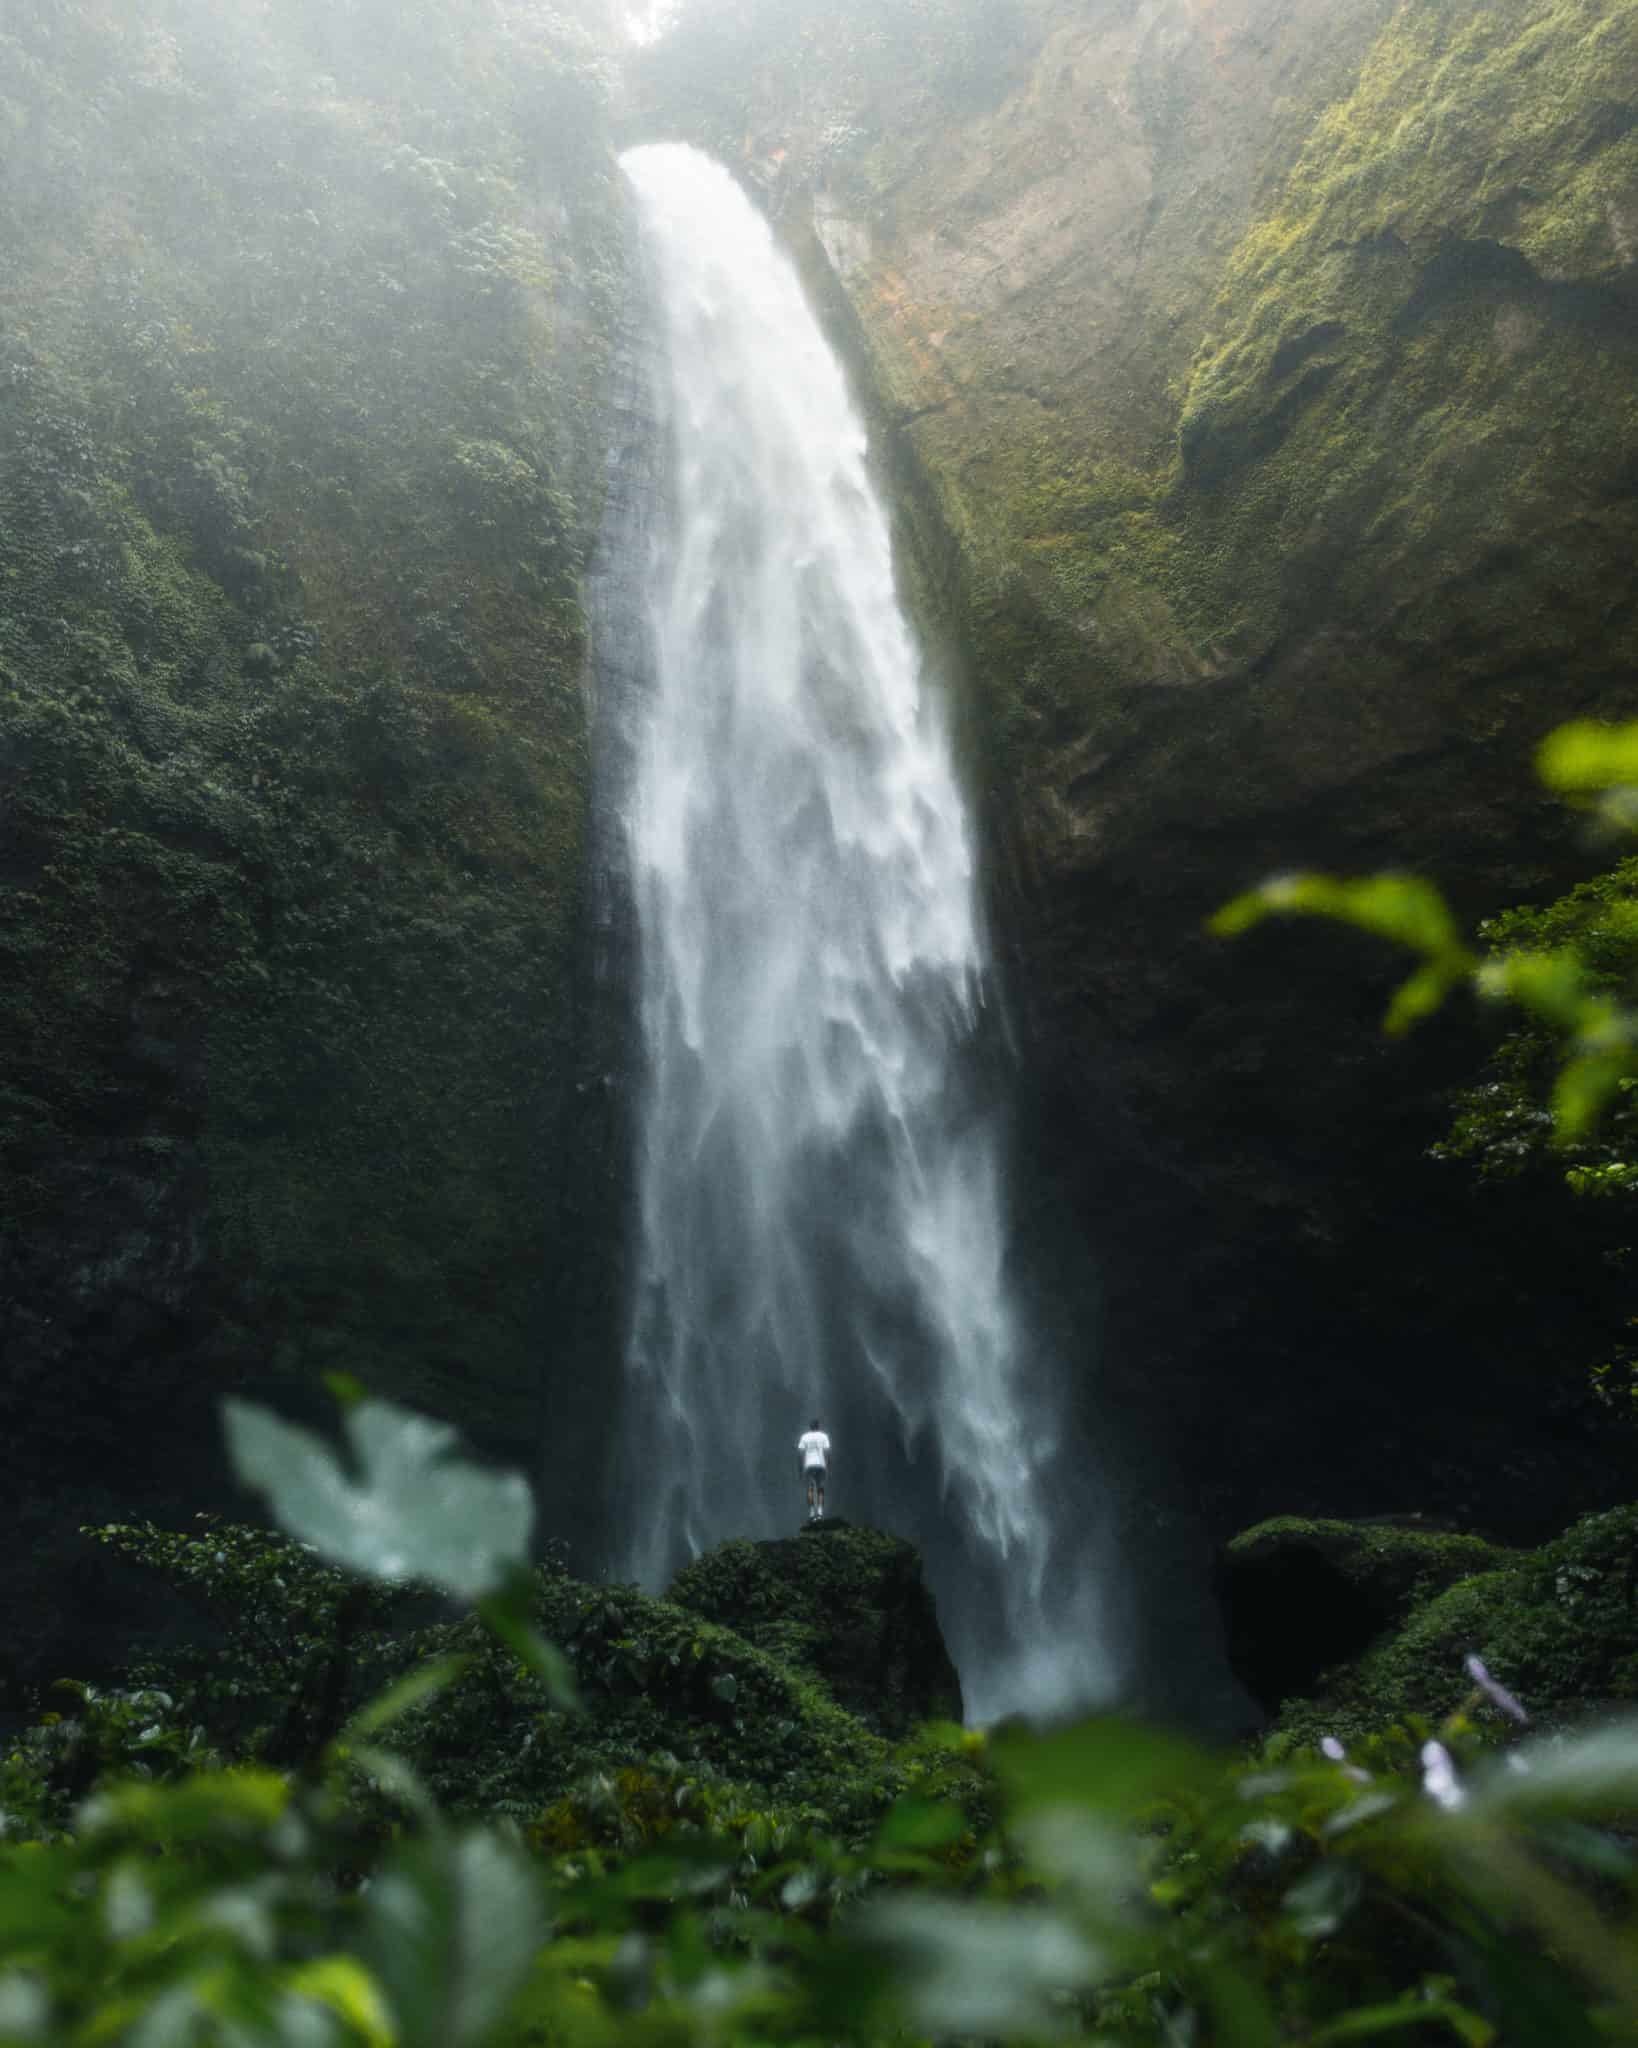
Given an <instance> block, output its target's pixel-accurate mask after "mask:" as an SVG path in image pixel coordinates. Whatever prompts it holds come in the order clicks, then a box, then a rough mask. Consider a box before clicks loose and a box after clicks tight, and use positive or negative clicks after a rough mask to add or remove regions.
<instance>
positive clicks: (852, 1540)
mask: <svg viewBox="0 0 1638 2048" xmlns="http://www.w3.org/2000/svg"><path fill="white" fill-rule="evenodd" d="M669 1597H670V1599H671V1600H672V1601H673V1602H675V1603H676V1605H677V1606H679V1607H683V1608H686V1609H688V1610H689V1611H690V1612H691V1613H694V1614H698V1615H702V1616H705V1617H706V1618H707V1619H709V1620H711V1621H713V1622H718V1623H720V1624H722V1625H723V1626H725V1627H728V1628H732V1629H734V1630H736V1631H737V1632H738V1633H739V1634H740V1635H742V1636H743V1637H744V1638H745V1640H746V1641H747V1642H751V1643H755V1644H756V1645H757V1647H758V1648H759V1649H762V1650H765V1651H767V1652H768V1653H769V1654H770V1655H772V1656H775V1657H777V1658H778V1659H779V1660H780V1661H781V1662H782V1663H784V1664H785V1665H787V1666H789V1667H790V1668H792V1669H794V1670H798V1671H805V1672H808V1673H810V1674H812V1675H813V1676H814V1677H816V1678H818V1679H820V1680H822V1681H823V1683H824V1685H825V1686H826V1687H827V1688H828V1690H829V1692H830V1694H831V1696H832V1697H833V1698H834V1699H835V1700H837V1702H838V1703H839V1704H840V1705H841V1706H843V1707H845V1708H846V1709H847V1710H848V1712H849V1713H851V1714H855V1715H857V1716H858V1718H859V1719H860V1720H861V1721H863V1722H864V1723H865V1725H866V1726H867V1727H870V1728H874V1729H876V1730H877V1731H878V1732H879V1733H881V1734H883V1735H886V1736H889V1737H892V1738H898V1737H902V1736H904V1735H907V1734H909V1733H910V1731H911V1730H912V1729H913V1728H914V1727H916V1725H917V1724H918V1723H920V1722H922V1721H930V1720H949V1721H959V1720H960V1719H961V1718H962V1705H961V1681H960V1679H959V1678H958V1677H957V1675H956V1669H955V1666H954V1665H953V1664H952V1663H951V1661H950V1653H949V1651H948V1650H947V1649H946V1647H945V1644H944V1637H943V1635H942V1634H941V1633H940V1630H939V1625H938V1615H937V1613H936V1611H935V1609H934V1606H933V1596H932V1594H931V1593H930V1592H929V1591H928V1590H927V1585H926V1582H925V1581H924V1579H923V1578H922V1575H921V1559H920V1556H919V1555H918V1553H917V1551H916V1549H915V1547H914V1546H913V1545H912V1544H909V1543H906V1542H905V1541H904V1540H903V1539H902V1538H900V1537H897V1536H889V1535H887V1534H886V1533H885V1532H884V1531H882V1530H880V1529H861V1528H855V1527H853V1526H851V1525H850V1524H847V1523H844V1522H840V1521H827V1522H823V1523H818V1524H815V1525H814V1526H813V1527H811V1528H808V1529H804V1530H803V1531H802V1533H801V1534H800V1535H797V1536H792V1537H786V1538H782V1539H779V1540H776V1541H774V1542H769V1543H751V1542H744V1541H739V1542H732V1543H719V1544H718V1545H717V1547H716V1549H715V1550H709V1551H707V1552H706V1553H705V1555H704V1556H703V1557H698V1558H696V1559H695V1560H694V1562H693V1563H692V1564H690V1565H688V1566H686V1567H685V1568H684V1569H683V1570H682V1571H681V1572H679V1573H678V1575H677V1578H676V1580H675V1581H674V1582H673V1584H672V1587H671V1590H670V1595H669Z"/></svg>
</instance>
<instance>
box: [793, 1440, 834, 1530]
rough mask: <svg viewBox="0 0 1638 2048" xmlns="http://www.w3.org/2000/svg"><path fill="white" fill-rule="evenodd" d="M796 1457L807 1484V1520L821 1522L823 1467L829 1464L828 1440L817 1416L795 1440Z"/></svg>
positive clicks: (822, 1515) (823, 1511)
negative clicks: (798, 1459) (799, 1460)
mask: <svg viewBox="0 0 1638 2048" xmlns="http://www.w3.org/2000/svg"><path fill="white" fill-rule="evenodd" d="M796 1455H797V1456H798V1457H799V1458H800V1459H801V1460H802V1477H803V1479H804V1480H805V1481H806V1483H807V1489H808V1520H809V1521H810V1522H819V1521H822V1520H823V1519H824V1514H825V1467H826V1466H827V1465H828V1464H829V1462H830V1438H829V1437H828V1436H826V1434H825V1432H824V1431H823V1430H822V1429H821V1428H820V1427H819V1418H818V1416H817V1415H816V1416H815V1417H814V1418H813V1421H812V1423H811V1424H810V1426H809V1427H808V1428H807V1429H805V1430H803V1432H802V1434H801V1435H800V1436H799V1437H798V1438H797V1439H796ZM816 1503H817V1505H816Z"/></svg>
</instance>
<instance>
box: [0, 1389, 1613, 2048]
mask: <svg viewBox="0 0 1638 2048" xmlns="http://www.w3.org/2000/svg"><path fill="white" fill-rule="evenodd" d="M347 1432H348V1436H349V1438H350V1450H351V1454H352V1457H351V1465H350V1467H348V1466H344V1465H343V1464H342V1463H340V1462H339V1461H338V1460H337V1459H336V1458H335V1457H334V1455H333V1454H332V1453H331V1451H330V1450H329V1449H328V1448H327V1447H326V1446H325V1445H324V1444H323V1443H322V1442H321V1441H320V1440H319V1439H318V1438H316V1437H313V1436H310V1435H309V1434H307V1433H306V1432H304V1431H301V1430H296V1429H292V1428H290V1427H288V1426H287V1425H285V1424H282V1423H280V1422H277V1421H276V1420H274V1418H272V1417H271V1416H269V1415H267V1414H266V1413H265V1412H263V1411H260V1410H257V1409H254V1408H250V1407H246V1406H242V1405H238V1404H229V1436H230V1441H231V1444H232V1448H233V1452H234V1457H235V1462H236V1464H237V1467H238V1470H239V1473H240V1476H241V1478H243V1479H244V1480H246V1481H247V1482H248V1483H250V1484H252V1485H254V1486H257V1487H259V1488H260V1489H262V1490H263V1491H265V1492H266V1493H267V1494H268V1495H269V1497H270V1499H271V1501H272V1504H273V1506H274V1509H275V1512H276V1514H277V1515H278V1517H279V1519H280V1520H281V1521H282V1523H283V1524H284V1526H285V1528H286V1530H287V1531H288V1532H289V1536H288V1538H280V1537H273V1536H269V1535H266V1534H264V1533H261V1532H256V1531H248V1530H235V1529H228V1528H216V1527H213V1526H209V1525H207V1526H205V1527H204V1528H202V1529H201V1530H199V1531H197V1532H195V1533H194V1534H192V1535H190V1536H180V1537H179V1536H167V1535H164V1534H163V1533H161V1532H157V1531H154V1530H151V1529H147V1530H133V1529H122V1528H110V1529H105V1530H101V1531H94V1532H91V1533H93V1534H95V1535H97V1536H99V1537H100V1539H101V1540H102V1541H103V1542H104V1543H106V1544H108V1545H109V1546H110V1547H112V1548H113V1549H115V1550H117V1551H122V1552H124V1553H126V1554H127V1555H129V1556H133V1557H135V1558H137V1559H139V1560H140V1561H142V1562H143V1563H145V1564H147V1565H149V1566H151V1567H154V1568H157V1569H159V1570H160V1571H162V1572H164V1573H166V1574H167V1575H168V1576H170V1577H171V1578H172V1579H173V1581H175V1582H177V1583H179V1584H183V1585H189V1586H191V1587H192V1588H193V1590H194V1591H195V1592H196V1593H197V1594H198V1595H199V1596H200V1598H201V1599H202V1600H203V1602H204V1603H205V1604H206V1605H209V1606H213V1607H214V1608H215V1609H216V1610H217V1612H218V1615H219V1617H220V1619H221V1621H222V1623H223V1628H224V1634H223V1636H222V1638H221V1641H220V1646H219V1647H218V1648H217V1649H216V1650H215V1651H213V1652H208V1653H207V1652H203V1651H192V1652H180V1653H177V1654H175V1655H174V1656H173V1658H172V1659H171V1668H170V1669H169V1670H168V1671H167V1672H165V1673H159V1672H157V1671H151V1672H147V1673H138V1674H135V1675H134V1676H133V1678H132V1681H131V1682H130V1683H129V1684H128V1685H126V1686H124V1687H122V1688H120V1689H118V1690H110V1691H96V1690H94V1689H92V1688H89V1687H84V1686H73V1687H65V1688H60V1689H59V1691H58V1693H57V1697H58V1699H59V1700H60V1701H61V1703H62V1711H61V1712H60V1713H52V1714H48V1715H47V1716H46V1717H45V1718H44V1719H43V1720H42V1721H41V1722H40V1723H39V1724H38V1725H36V1726H35V1727H33V1728H31V1729H29V1730H27V1731H26V1732H24V1733H22V1734H21V1735H19V1736H18V1737H17V1739H16V1740H15V1742H14V1743H13V1745H12V1747H11V1750H10V1753H9V1755H8V1757H7V1758H6V1761H5V1764H4V1767H3V1772H0V1809H3V1812H4V1844H3V1846H0V2041H4V2042H6V2043H8V2044H9V2043H23V2042H52V2043H64V2044H67V2043H75V2044H79V2043H85V2044H91V2043H104V2042H122V2043H131V2044H135V2048H159V2044H165V2048H172V2044H178V2043H184V2042H187V2043H213V2044H214V2043H222V2044H234V2048H240V2044H243V2048H252V2044H256V2048H260V2044H274V2043H277V2044H291V2048H297V2044H300V2048H308V2044H335V2048H341V2044H353V2043H359V2044H365V2048H389V2044H398V2043H401V2044H406V2048H413V2044H425V2048H463V2044H477V2043H483V2042H488V2043H495V2044H500V2043H518V2044H522V2043H542V2044H544V2043H563V2044H578V2043H587V2044H594V2043H595V2044H601V2043H605V2042H607V2043H613V2042H616V2041H618V2042H636V2043H645V2042H651V2043H656V2044H661V2043H664V2044H672V2043H676V2044H682V2043H701V2044H704V2043H724V2044H730V2043H764V2042H767V2043H773V2042H815V2043H818V2042H843V2041H846V2042H878V2041H880V2042H890V2041H891V2042H910V2041H933V2040H948V2039H976V2040H985V2041H992V2040H993V2041H1018V2042H1028V2041H1037V2040H1046V2039H1050V2038H1057V2037H1061V2036H1064V2035H1069V2036H1071V2037H1074V2038H1079V2039H1086V2040H1095V2041H1101V2042H1106V2043H1111V2044H1114V2043H1133V2044H1137V2043H1154V2044H1165V2048H1180V2044H1207V2043H1220V2044H1225V2048H1226V2044H1247V2048H1250V2044H1258V2048H1262V2044H1267V2048H1274V2044H1277V2043H1290V2042H1303V2043H1310V2044H1315V2048H1318V2044H1322V2043H1329V2042H1341V2041H1350V2040H1371V2039H1377V2038H1388V2037H1390V2036H1391V2037H1393V2038H1395V2039H1402V2040H1407V2041H1410V2042H1412V2043H1420V2042H1426V2043H1433V2042H1437V2041H1457V2042H1465V2043H1469V2044H1473V2048H1484V2044H1487V2043H1491V2042H1497V2043H1507V2044H1518V2048H1532V2044H1539V2048H1574V2044H1577V2043H1582V2042H1586V2043H1594V2042H1601V2041H1622V2040H1631V2039H1633V2038H1634V2037H1635V2032H1638V1941H1635V1940H1634V1933H1635V1927H1634V1917H1633V1916H1634V1908H1635V1905H1638V1860H1635V1857H1634V1853H1633V1844H1632V1829H1633V1825H1634V1821H1635V1818H1638V1726H1634V1725H1632V1724H1621V1725H1607V1726H1604V1727H1602V1728H1599V1729H1596V1730H1594V1731H1592V1732H1588V1733H1582V1734H1578V1735H1566V1734H1559V1735H1556V1736H1550V1737H1545V1738H1538V1739H1534V1740H1531V1739H1528V1731H1527V1729H1526V1727H1525V1719H1526V1715H1527V1711H1528V1709H1527V1706H1525V1705H1521V1704H1520V1703H1519V1702H1518V1701H1516V1700H1514V1699H1513V1698H1512V1696H1511V1695H1510V1694H1509V1693H1508V1692H1507V1691H1506V1690H1505V1689H1504V1688H1503V1687H1502V1686H1501V1685H1500V1684H1498V1683H1497V1682H1496V1681H1495V1680H1494V1679H1493V1678H1492V1677H1491V1676H1490V1674H1489V1673H1488V1672H1487V1671H1486V1670H1485V1668H1484V1666H1483V1665H1482V1664H1480V1663H1479V1662H1478V1661H1477V1660H1476V1659H1469V1662H1468V1677H1467V1688H1468V1689H1467V1692H1466V1697H1465V1698H1464V1700H1463V1702H1462V1704H1461V1705H1460V1706H1459V1708H1458V1709H1457V1711H1456V1712H1454V1713H1452V1714H1450V1715H1449V1716H1448V1717H1447V1718H1446V1719H1445V1720H1444V1721H1443V1722H1442V1723H1441V1724H1440V1725H1439V1726H1437V1727H1435V1726H1432V1725H1429V1724H1428V1723H1426V1722H1422V1721H1418V1720H1415V1719H1414V1718H1413V1719H1411V1720H1410V1721H1408V1722H1407V1723H1406V1724H1405V1725H1402V1726H1396V1727H1391V1728H1386V1729H1384V1730H1382V1731H1380V1732H1379V1733H1378V1734H1376V1735H1374V1736H1371V1737H1368V1738H1365V1739H1362V1740H1359V1741H1357V1742H1356V1743H1355V1744H1354V1745H1353V1746H1352V1747H1351V1748H1349V1749H1344V1747H1343V1745H1342V1743H1341V1742H1340V1741H1339V1740H1337V1739H1335V1738H1334V1737H1329V1736H1327V1737H1324V1738H1322V1739H1321V1742H1320V1744H1319V1746H1318V1747H1317V1748H1315V1749H1313V1750H1308V1751H1298V1752H1292V1751H1290V1750H1289V1748H1288V1749H1287V1752H1286V1753H1284V1754H1282V1755H1281V1756H1280V1757H1279V1758H1278V1760H1277V1761H1273V1760H1271V1759H1270V1758H1269V1757H1264V1758H1261V1759H1259V1758H1256V1757H1238V1758H1231V1757H1221V1756H1214V1755H1210V1754H1206V1753H1203V1752H1201V1751H1199V1750H1197V1749H1195V1748H1193V1747H1191V1746H1190V1745H1188V1744H1186V1743H1184V1742H1182V1741H1179V1740H1175V1739H1173V1738H1171V1737H1169V1736H1166V1735H1164V1734H1160V1733H1155V1732H1150V1731H1144V1730H1141V1729H1138V1728H1135V1727H1131V1726H1128V1725H1125V1724H1123V1723H1121V1722H1119V1721H1116V1720H1107V1719H1104V1720H1093V1721H1089V1722H1087V1723H1085V1724H1083V1725H1080V1726H1076V1727H1068V1728H1062V1729H1057V1730H1052V1731H1047V1732H1033V1731H1030V1730H1027V1729H1025V1728H1022V1727H1003V1728H1001V1729H998V1730H995V1731H992V1732H991V1733H989V1734H988V1735H984V1734H978V1733H974V1732H971V1731H965V1730H962V1729H961V1728H959V1727H956V1726H954V1725H952V1724H935V1725H932V1726H930V1727H927V1728H925V1729H923V1730H921V1731H920V1732H919V1733H918V1734H917V1735H916V1736H915V1737H914V1738H913V1739H912V1740H910V1741H908V1742H901V1743H899V1744H896V1745H889V1744H888V1743H886V1742H885V1741H883V1740H881V1739H880V1738H879V1737H875V1736H873V1735H871V1734H870V1733H869V1732H868V1731H867V1730H866V1729H864V1728H863V1726H862V1724H861V1723H859V1722H858V1721H857V1720H856V1719H855V1718H854V1717H853V1716H850V1715H848V1714H846V1713H844V1712H842V1710H840V1709H839V1708H837V1707H835V1706H834V1705H833V1704H831V1703H829V1702H828V1701H827V1700H825V1699H824V1697H823V1696H822V1690H821V1689H819V1688H817V1687H815V1686H814V1685H813V1684H812V1683H811V1682H805V1681H803V1680H802V1679H801V1678H800V1677H799V1676H796V1675H793V1674H792V1673H791V1672H788V1671H782V1670H781V1668H780V1666H779V1664H778V1661H777V1660H776V1659H774V1658H771V1657H767V1656H764V1655H762V1654H761V1653H759V1652H756V1651H754V1650H752V1649H751V1648H750V1646H749V1645H747V1644H745V1643H743V1642H741V1641H739V1640H738V1639H736V1638H734V1637H733V1636H732V1635H731V1633H730V1632H729V1631H727V1630H725V1629H721V1628H716V1627H714V1626H713V1625H712V1624H710V1623H707V1622H703V1621H697V1620H695V1621H690V1620H689V1619H688V1617H686V1616H682V1626H681V1629H680V1630H679V1629H678V1627H677V1626H676V1625H675V1623H673V1624H671V1632H670V1633H669V1634H667V1632H666V1630H667V1623H666V1618H665V1615H664V1614H662V1612H661V1610H662V1608H663V1606H664V1603H659V1602H646V1603H645V1602H644V1601H643V1600H642V1596H640V1595H637V1594H635V1593H634V1592H630V1591H628V1590H627V1589H612V1590H611V1589H608V1588H601V1589H593V1588H588V1587H576V1586H575V1585H574V1582H573V1581H570V1580H568V1579H567V1578H566V1577H565V1576H564V1575H563V1574H562V1573H561V1572H558V1571H556V1570H554V1569H553V1568H550V1567H546V1568H535V1569H533V1570H531V1569H529V1568H527V1567H526V1566H525V1565H524V1563H523V1559H524V1558H525V1556H526V1555H527V1553H528V1546H529V1542H530V1524H531V1519H532V1503H531V1502H530V1499H529V1495H528V1491H527V1488H526V1487H525V1486H524V1485H523V1484H522V1482H521V1481H520V1480H518V1479H516V1478H515V1477H497V1476H496V1475H494V1474H492V1473H489V1472H486V1471H483V1470H481V1469H479V1468H478V1467H476V1466H472V1465H469V1464H466V1463H464V1462H463V1461H462V1460H461V1459H460V1458H459V1457H458V1456H457V1455H455V1454H454V1445H453V1440H452V1436H451V1433H450V1432H449V1431H448V1430H447V1429H446V1428H444V1427H442V1426H441V1425H436V1424H431V1423H428V1422H425V1421H422V1420H421V1419H420V1418H418V1417H415V1416H413V1415H409V1414H407V1413H405V1412H404V1411H401V1410H398V1409H396V1408H393V1407H391V1406H390V1405H388V1404H385V1403H379V1402H370V1401H362V1402H358V1401H355V1402H354V1404H353V1405H351V1406H350V1407H349V1409H348V1412H347ZM669 1613H670V1614H671V1615H672V1616H678V1615H680V1614H681V1610H676V1609H672V1610H669ZM543 1624H544V1625H546V1626H553V1627H556V1628H557V1629H558V1630H559V1632H560V1634H562V1635H563V1636H564V1638H565V1641H564V1644H563V1647H561V1648H556V1647H552V1646H550V1645H549V1644H548V1643H547V1641H546V1640H545V1639H544V1636H543V1634H542V1632H541V1631H542V1625H543ZM364 1695H368V1696H367V1697H365V1696H364ZM667 1730H668V1731H669V1732H670V1734H671V1736H672V1739H673V1740H674V1741H676V1742H677V1744H678V1748H677V1749H676V1750H666V1749H663V1748H661V1747H660V1746H659V1744H660V1738H661V1735H662V1733H663V1732H665V1731H667ZM1521 1737H1522V1738H1525V1739H1519V1738H1521ZM679 1750H680V1751H682V1752H683V1753H678V1751H679ZM707 1752H709V1755H708V1754H707ZM713 1756H714V1757H715V1758H716V1759H717V1760H718V1761H717V1762H716V1763H713V1762H712V1761H711V1760H710V1759H711V1757H713ZM725 1758H726V1759H731V1760H732V1764H733V1770H732V1772H730V1771H727V1770H724V1769H722V1768H721V1767H720V1764H721V1760H722V1759H725ZM554 1786H556V1787H558V1788H559V1789H558V1790H557V1791H556V1794H555V1796H551V1788H552V1787H554ZM543 1788H544V1789H543Z"/></svg>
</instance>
